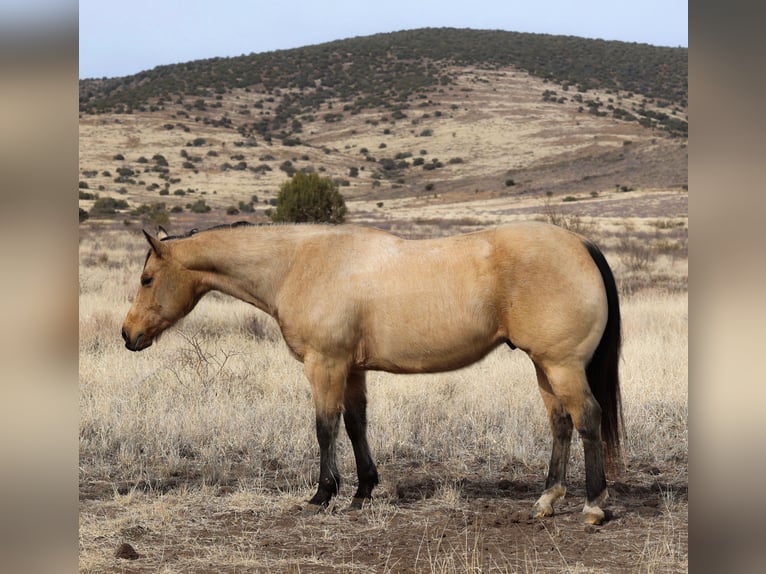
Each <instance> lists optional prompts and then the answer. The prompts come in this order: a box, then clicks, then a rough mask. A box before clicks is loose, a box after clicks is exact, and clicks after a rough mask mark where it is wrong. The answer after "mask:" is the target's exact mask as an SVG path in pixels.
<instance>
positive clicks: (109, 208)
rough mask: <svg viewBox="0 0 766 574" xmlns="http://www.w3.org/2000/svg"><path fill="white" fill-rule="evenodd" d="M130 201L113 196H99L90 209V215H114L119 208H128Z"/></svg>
mask: <svg viewBox="0 0 766 574" xmlns="http://www.w3.org/2000/svg"><path fill="white" fill-rule="evenodd" d="M128 207H129V206H128V202H127V201H125V200H124V199H114V198H113V197H99V198H98V199H97V200H96V202H95V203H94V204H93V207H92V208H91V210H90V215H91V216H94V215H114V214H115V213H117V210H118V209H127V208H128Z"/></svg>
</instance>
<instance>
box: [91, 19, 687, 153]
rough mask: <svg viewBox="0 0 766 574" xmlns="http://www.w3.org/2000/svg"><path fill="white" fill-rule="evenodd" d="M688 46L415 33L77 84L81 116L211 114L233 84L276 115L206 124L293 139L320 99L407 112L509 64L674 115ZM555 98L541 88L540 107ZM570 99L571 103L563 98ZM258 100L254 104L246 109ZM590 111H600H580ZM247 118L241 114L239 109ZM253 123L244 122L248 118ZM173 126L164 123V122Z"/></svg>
mask: <svg viewBox="0 0 766 574" xmlns="http://www.w3.org/2000/svg"><path fill="white" fill-rule="evenodd" d="M687 58H688V49H687V48H667V47H657V46H650V45H647V44H635V43H625V42H614V41H611V42H607V41H603V40H589V39H583V38H576V37H572V36H552V35H544V34H522V33H516V32H503V31H488V30H468V29H453V28H438V29H437V28H426V29H419V30H409V31H403V32H394V33H387V34H376V35H373V36H366V37H361V38H351V39H347V40H338V41H335V42H328V43H325V44H319V45H315V46H307V47H304V48H296V49H292V50H281V51H275V52H267V53H262V54H251V55H248V56H239V57H234V58H211V59H207V60H197V61H194V62H188V63H185V64H175V65H170V66H158V67H156V68H154V69H152V70H149V71H145V72H141V73H139V74H136V75H133V76H127V77H123V78H111V79H106V78H104V79H88V80H82V81H80V111H81V112H83V113H91V114H92V113H102V112H117V113H132V112H133V111H135V110H139V111H159V110H161V109H163V106H164V104H165V103H167V102H174V103H182V104H183V105H184V106H185V108H186V109H187V111H189V112H190V113H192V114H193V113H194V112H195V111H201V110H209V109H215V108H216V107H217V106H220V102H219V101H218V99H220V97H221V96H222V95H223V94H226V93H228V92H230V91H231V90H233V89H245V90H252V91H257V92H259V93H266V94H271V97H270V98H269V99H270V100H271V101H272V102H274V104H275V106H276V107H275V109H274V111H273V113H272V114H270V115H269V116H265V117H264V116H253V117H252V118H250V120H252V121H248V120H246V121H239V122H237V125H236V126H235V125H234V124H233V123H232V120H231V118H229V117H227V116H224V117H222V118H220V119H215V120H210V119H206V121H212V122H216V123H217V125H220V126H221V127H230V128H236V129H237V130H238V131H239V132H240V133H241V134H242V136H243V137H244V138H250V140H252V139H253V138H254V137H255V136H256V135H260V136H262V137H266V138H271V137H279V138H281V139H282V140H283V142H293V144H295V143H297V142H299V141H300V139H299V138H298V137H297V135H296V134H300V133H301V131H302V124H301V121H300V119H299V118H300V117H301V116H307V117H311V116H312V115H313V114H316V113H317V112H318V111H319V109H320V106H321V105H322V104H323V103H327V102H329V101H331V100H334V101H340V102H343V107H342V110H341V109H339V110H336V111H333V112H332V113H328V114H324V115H323V116H322V117H323V119H324V121H326V122H334V121H338V119H340V118H341V117H343V115H344V114H355V113H359V112H360V111H362V110H364V109H370V108H379V107H382V108H386V109H388V110H389V111H390V112H391V115H392V117H395V118H396V117H406V113H405V110H407V109H408V108H409V106H410V101H411V99H413V98H417V97H419V96H422V95H423V94H425V93H428V92H429V91H433V90H437V89H440V88H443V87H444V86H448V85H450V84H452V83H453V82H454V77H453V72H452V71H451V66H478V67H482V68H485V69H492V68H499V67H503V66H509V65H513V66H515V67H517V68H518V69H520V70H524V71H527V72H529V73H530V74H532V75H535V76H538V77H542V78H544V79H546V80H547V81H549V82H552V83H553V84H558V86H560V87H561V88H560V89H561V90H562V91H563V92H568V93H569V94H570V96H569V97H572V94H574V95H579V94H581V93H584V92H586V91H587V90H590V89H594V88H599V89H603V90H609V91H611V92H625V93H635V94H641V95H643V96H644V97H645V98H647V99H650V100H652V101H654V102H655V103H656V104H657V105H658V106H659V107H661V108H685V107H686V106H687V100H688V85H687V84H688V65H687ZM562 97H563V95H562V94H561V93H557V92H556V91H555V90H550V91H546V93H545V94H544V95H543V98H544V99H545V100H546V101H551V100H552V101H554V102H555V101H560V100H561V98H562ZM572 99H575V98H574V97H572ZM257 105H258V104H256V107H257ZM590 111H591V113H599V114H604V115H605V114H606V112H604V111H603V110H600V109H599V108H598V106H597V107H596V108H593V107H590ZM609 111H610V112H611V114H612V115H613V117H615V118H617V119H623V120H627V121H640V122H644V123H645V124H646V125H661V126H662V127H665V128H666V129H668V130H669V131H671V132H672V133H674V134H676V135H685V134H686V133H687V131H688V125H687V123H686V121H684V120H682V119H680V118H678V117H676V116H674V115H673V114H672V113H671V114H664V113H662V112H652V111H648V110H647V111H646V113H643V112H639V115H641V117H636V116H635V115H634V114H633V113H631V112H628V111H626V110H622V109H621V108H619V107H614V106H613V107H612V109H611V110H609ZM245 117H246V114H245ZM256 117H257V118H258V119H255V118H256ZM166 127H168V129H173V128H174V127H175V126H173V124H168V125H167V126H166Z"/></svg>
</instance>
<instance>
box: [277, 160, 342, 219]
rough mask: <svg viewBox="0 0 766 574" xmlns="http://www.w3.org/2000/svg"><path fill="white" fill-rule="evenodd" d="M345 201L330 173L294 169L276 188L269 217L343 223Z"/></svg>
mask: <svg viewBox="0 0 766 574" xmlns="http://www.w3.org/2000/svg"><path fill="white" fill-rule="evenodd" d="M345 217H346V202H345V200H344V199H343V196H342V195H341V194H340V193H339V192H338V187H337V185H335V183H334V182H333V180H332V179H330V178H329V177H320V176H319V175H317V174H316V173H304V172H302V171H299V172H296V173H295V175H293V177H292V178H291V179H290V180H288V181H286V182H285V183H284V184H283V185H282V187H281V189H280V190H279V196H278V197H277V208H276V210H275V211H274V212H272V213H271V220H272V221H274V222H277V223H286V222H291V223H343V221H344V220H345Z"/></svg>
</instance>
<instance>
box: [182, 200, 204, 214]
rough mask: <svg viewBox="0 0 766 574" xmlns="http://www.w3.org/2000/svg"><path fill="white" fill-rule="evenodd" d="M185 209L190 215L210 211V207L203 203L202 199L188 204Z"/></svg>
mask: <svg viewBox="0 0 766 574" xmlns="http://www.w3.org/2000/svg"><path fill="white" fill-rule="evenodd" d="M186 208H187V209H188V210H189V211H191V212H192V213H207V212H208V211H210V206H209V205H207V204H206V203H205V200H204V199H198V200H197V201H195V202H194V203H190V204H188V205H187V206H186Z"/></svg>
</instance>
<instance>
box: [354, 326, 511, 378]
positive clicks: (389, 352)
mask: <svg viewBox="0 0 766 574" xmlns="http://www.w3.org/2000/svg"><path fill="white" fill-rule="evenodd" d="M503 340H504V339H503V337H502V336H501V335H499V334H498V333H497V331H496V330H495V329H477V328H476V326H473V328H465V329H462V330H457V331H450V332H445V331H444V330H439V329H434V330H423V329H417V328H411V327H410V328H408V327H406V326H403V327H402V328H401V329H398V330H397V331H396V332H387V333H380V332H378V333H377V336H373V337H370V338H369V339H368V344H367V345H366V349H365V350H366V352H365V353H364V355H365V356H364V359H363V362H364V364H363V365H361V366H364V367H365V368H368V369H373V370H384V371H391V372H395V373H433V372H442V371H451V370H454V369H459V368H462V367H465V366H468V365H470V364H472V363H475V362H476V361H478V360H479V359H481V358H482V357H484V356H485V355H487V353H489V352H490V351H491V350H492V349H494V348H495V347H496V346H497V345H499V344H500V343H502V342H503Z"/></svg>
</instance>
